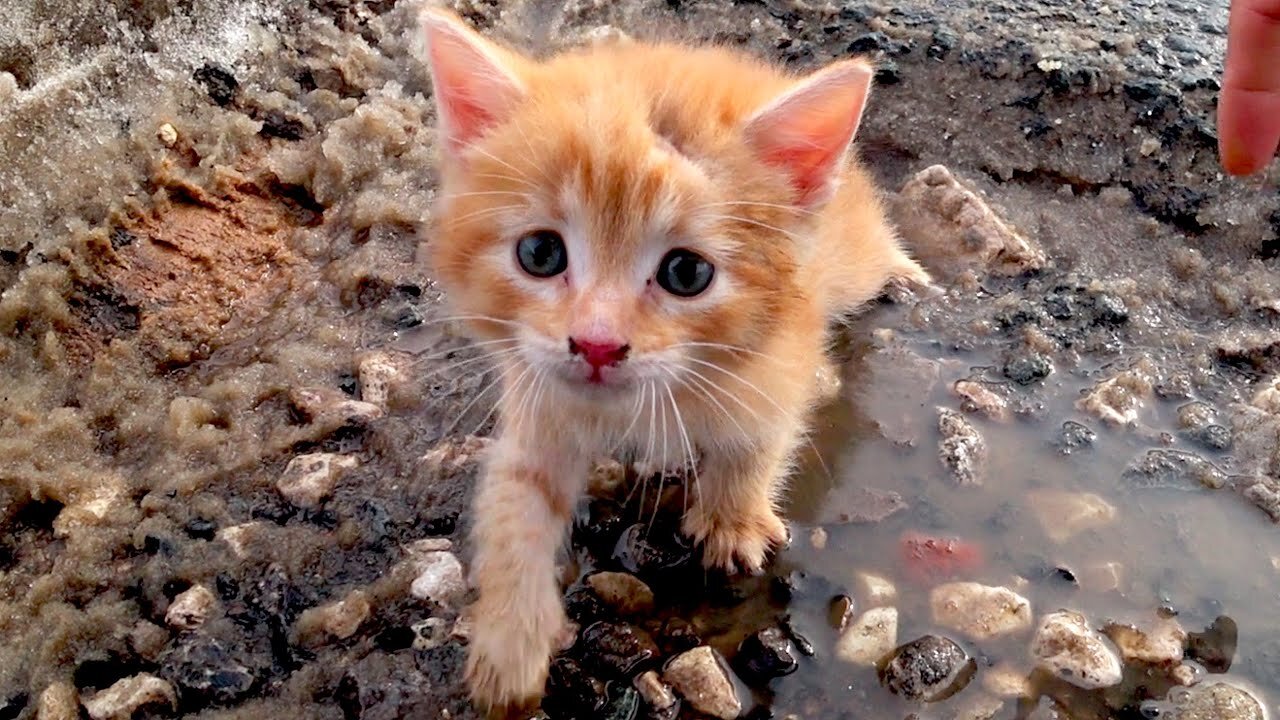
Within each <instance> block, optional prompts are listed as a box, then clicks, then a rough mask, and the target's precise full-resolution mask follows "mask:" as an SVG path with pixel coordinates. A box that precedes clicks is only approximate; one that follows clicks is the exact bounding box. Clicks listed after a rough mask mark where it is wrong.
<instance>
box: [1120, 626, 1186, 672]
mask: <svg viewBox="0 0 1280 720" xmlns="http://www.w3.org/2000/svg"><path fill="white" fill-rule="evenodd" d="M1102 632H1103V633H1104V634H1105V635H1106V636H1107V637H1109V638H1111V642H1113V643H1115V645H1116V648H1117V649H1119V650H1120V657H1122V658H1124V660H1125V662H1129V663H1133V662H1140V663H1147V664H1149V665H1173V664H1175V663H1180V662H1182V655H1183V652H1184V651H1185V649H1186V646H1187V631H1186V630H1183V629H1182V626H1181V625H1179V624H1178V621H1177V620H1174V619H1173V618H1160V619H1159V620H1158V621H1156V622H1155V623H1154V624H1152V626H1151V627H1149V628H1147V629H1145V630H1141V629H1139V628H1137V627H1135V626H1133V625H1120V624H1118V623H1112V624H1109V625H1107V626H1106V627H1104V628H1103V629H1102Z"/></svg>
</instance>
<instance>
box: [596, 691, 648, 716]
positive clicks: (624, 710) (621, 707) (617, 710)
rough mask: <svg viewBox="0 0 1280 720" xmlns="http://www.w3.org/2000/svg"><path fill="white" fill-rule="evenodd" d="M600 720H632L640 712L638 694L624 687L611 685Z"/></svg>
mask: <svg viewBox="0 0 1280 720" xmlns="http://www.w3.org/2000/svg"><path fill="white" fill-rule="evenodd" d="M606 692H607V694H608V699H607V700H606V701H605V706H604V710H603V711H601V713H600V716H599V717H600V720H634V719H635V717H636V716H637V715H638V714H639V712H640V693H638V692H636V690H635V688H631V687H627V686H626V685H619V684H611V685H609V686H608V688H607V689H606Z"/></svg>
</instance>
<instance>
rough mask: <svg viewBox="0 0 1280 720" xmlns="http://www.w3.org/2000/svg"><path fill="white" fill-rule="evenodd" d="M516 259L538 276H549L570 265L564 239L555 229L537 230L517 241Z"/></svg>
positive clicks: (528, 270) (557, 273) (533, 274)
mask: <svg viewBox="0 0 1280 720" xmlns="http://www.w3.org/2000/svg"><path fill="white" fill-rule="evenodd" d="M516 259H517V260H519V261H520V267H522V268H524V271H525V272H527V273H529V274H530V275H532V276H534V277H536V278H549V277H552V276H555V275H559V274H560V273H562V272H564V271H565V268H567V267H569V253H568V252H567V251H566V250H565V248H564V239H563V238H561V237H560V233H558V232H556V231H554V230H537V231H535V232H531V233H529V234H528V235H525V236H524V237H522V238H520V241H519V242H517V243H516Z"/></svg>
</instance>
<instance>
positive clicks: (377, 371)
mask: <svg viewBox="0 0 1280 720" xmlns="http://www.w3.org/2000/svg"><path fill="white" fill-rule="evenodd" d="M358 375H359V377H360V399H361V400H363V401H365V402H367V403H372V404H373V405H376V406H377V407H378V408H379V409H380V410H383V411H385V410H386V408H387V398H388V397H389V396H390V394H391V385H392V383H394V382H395V381H396V379H397V378H398V377H400V368H399V367H397V366H396V363H395V361H393V360H392V359H391V357H390V356H389V355H385V354H382V353H375V354H372V355H369V356H367V357H365V358H364V359H362V360H361V361H360V365H359V370H358Z"/></svg>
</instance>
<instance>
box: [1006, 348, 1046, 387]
mask: <svg viewBox="0 0 1280 720" xmlns="http://www.w3.org/2000/svg"><path fill="white" fill-rule="evenodd" d="M1003 373H1004V376H1005V377H1007V378H1009V379H1010V380H1012V381H1014V382H1015V383H1017V384H1019V385H1031V384H1032V383H1037V382H1040V381H1041V380H1044V379H1045V378H1047V377H1049V376H1050V375H1051V374H1053V361H1052V360H1050V359H1049V357H1048V356H1047V355H1043V354H1041V353H1037V352H1029V353H1024V354H1020V355H1017V356H1015V357H1012V358H1010V359H1009V360H1008V361H1007V362H1006V363H1005V364H1004V369H1003Z"/></svg>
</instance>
